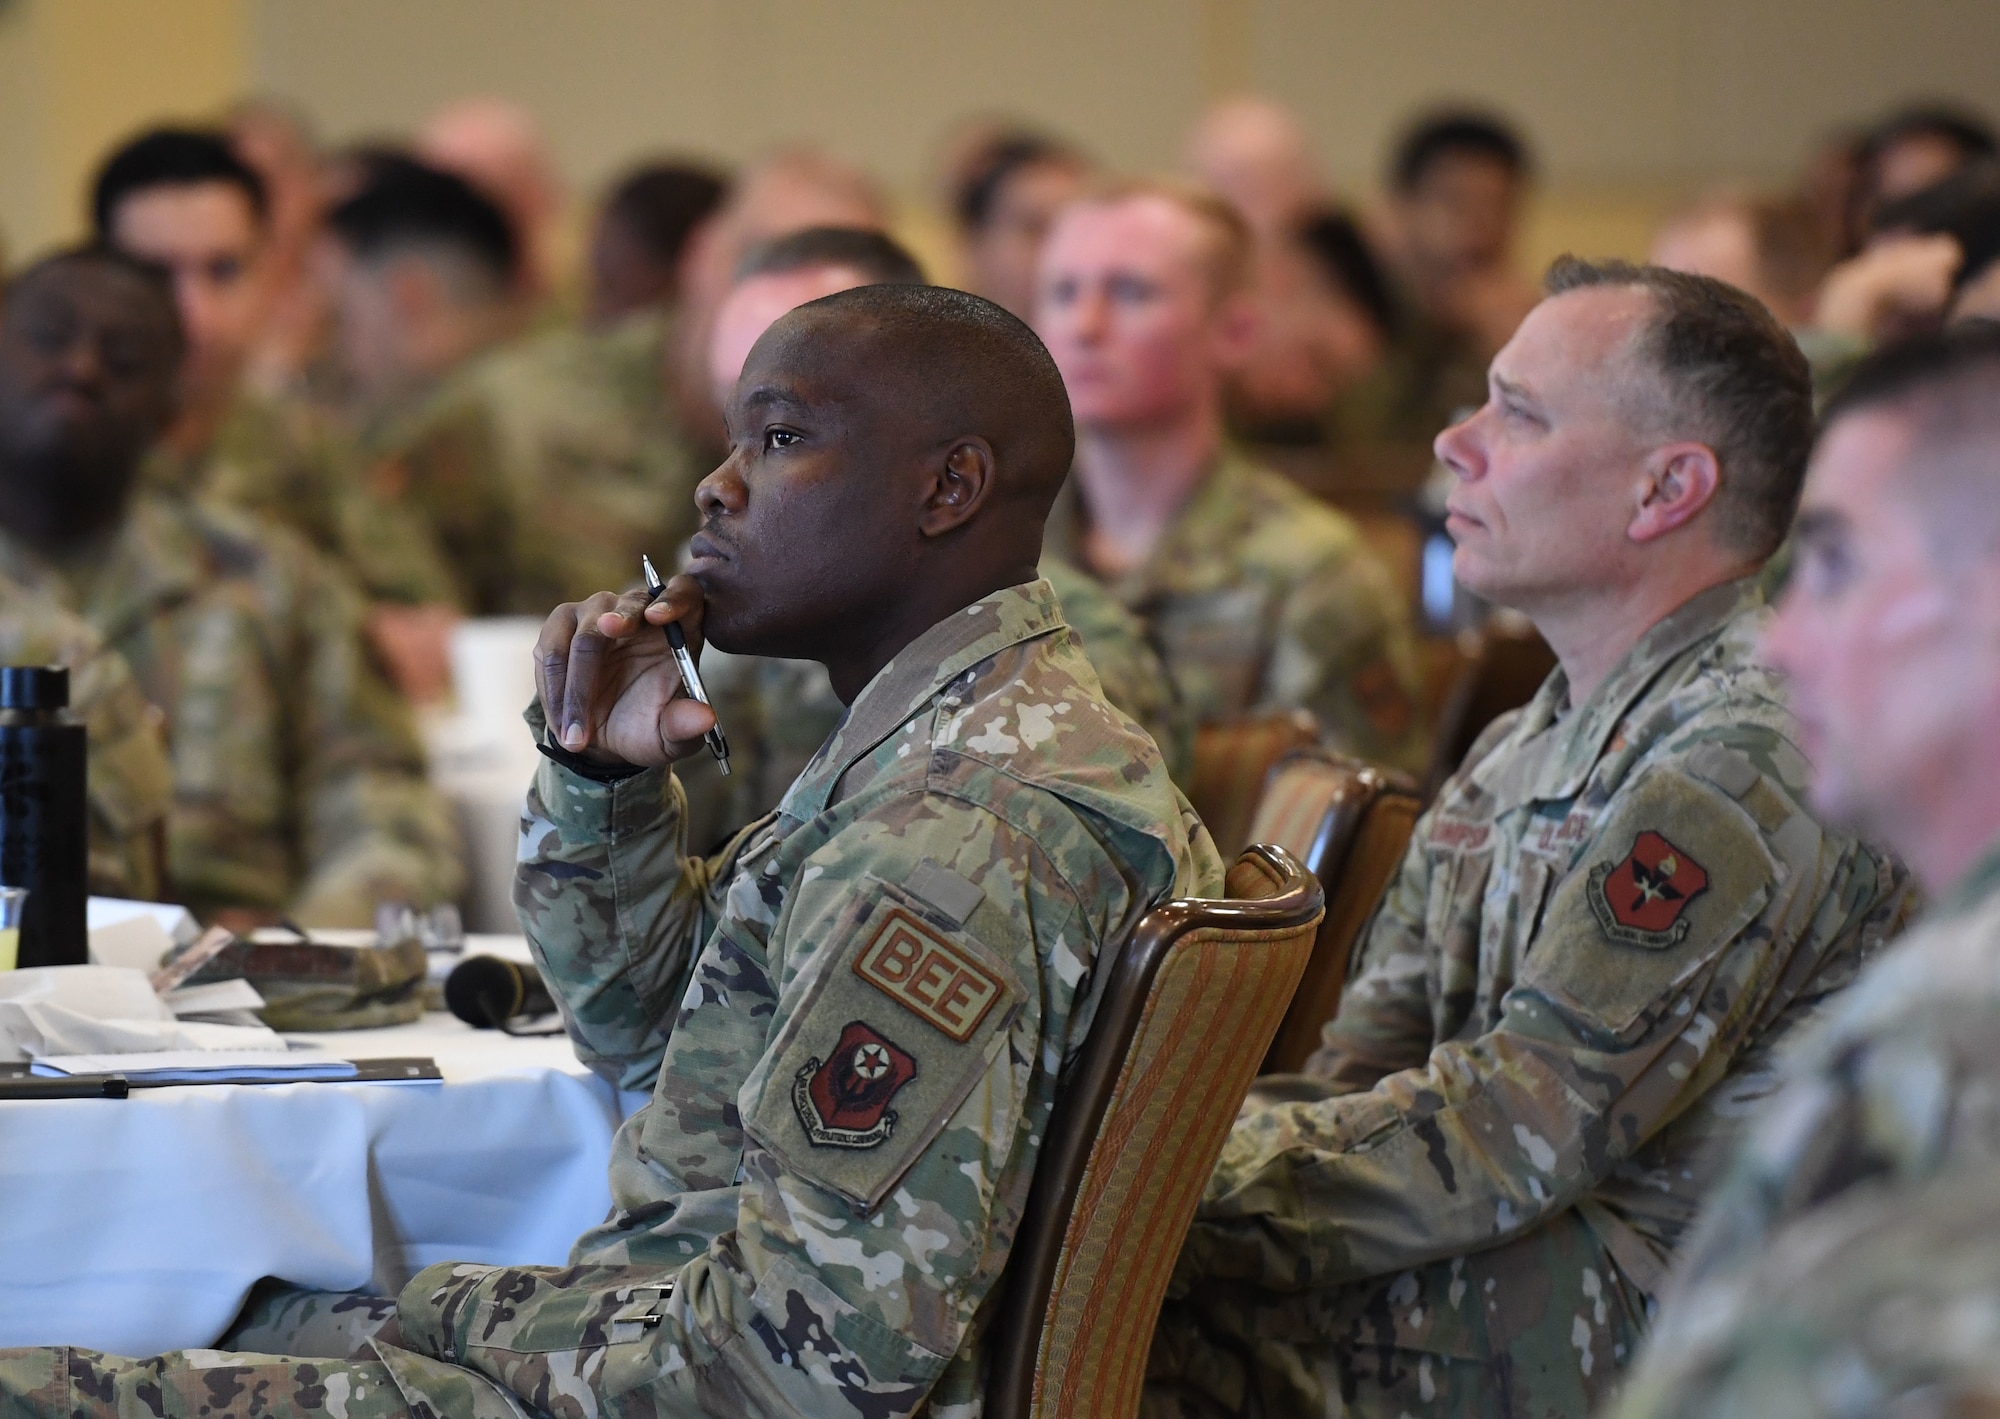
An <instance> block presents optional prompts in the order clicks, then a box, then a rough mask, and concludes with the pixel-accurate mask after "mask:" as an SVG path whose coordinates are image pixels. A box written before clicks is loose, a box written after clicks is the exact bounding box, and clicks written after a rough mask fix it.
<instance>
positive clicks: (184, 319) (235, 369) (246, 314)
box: [111, 182, 267, 407]
mask: <svg viewBox="0 0 2000 1419" xmlns="http://www.w3.org/2000/svg"><path fill="white" fill-rule="evenodd" d="M264 238H265V232H264V228H263V226H262V224H261V223H260V222H259V221H258V219H257V213H256V210H255V209H254V208H253V207H252V206H251V205H250V198H249V197H248V195H247V194H245V193H244V191H243V190H242V189H241V188H240V187H237V186H236V185H235V184H234V183H228V182H193V183H187V184H175V185H171V186H159V187H147V188H141V189H140V190H138V191H136V192H133V193H131V194H130V195H129V196H127V197H125V198H124V199H123V200H122V201H120V202H119V204H118V206H117V209H116V210H115V211H113V212H112V214H111V240H112V243H113V244H114V245H116V246H117V247H118V248H119V249H120V250H122V251H127V252H130V253H131V254H132V255H134V256H138V257H142V258H144V259H145V260H147V261H151V262H155V263H157V264H158V265H161V266H164V267H166V268H167V270H168V271H169V272H170V273H171V274H172V276H173V279H174V301H175V304H176V305H178V306H179V307H180V316H181V327H182V329H183V330H184V331H185V332H186V335H187V360H186V363H185V365H184V366H183V368H182V372H181V378H182V382H183V389H184V390H185V395H186V399H187V401H188V402H189V403H190V404H192V405H196V406H200V407H213V406H214V405H215V404H217V403H219V402H220V401H222V400H225V399H227V397H228V395H229V393H230V391H231V390H233V389H234V387H235V384H236V379H237V376H238V375H239V374H240V373H241V371H242V368H243V362H244V360H245V358H246V357H247V356H248V354H249V352H250V347H251V345H252V344H253V343H254V342H255V340H256V338H257V334H258V330H259V327H260V325H261V324H262V321H263V317H264V311H265V304H266V301H265V297H266V294H267V293H266V291H265V283H264V280H263V276H264V271H263V256H264Z"/></svg>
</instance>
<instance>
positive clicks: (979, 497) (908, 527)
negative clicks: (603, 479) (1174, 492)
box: [687, 285, 1075, 703]
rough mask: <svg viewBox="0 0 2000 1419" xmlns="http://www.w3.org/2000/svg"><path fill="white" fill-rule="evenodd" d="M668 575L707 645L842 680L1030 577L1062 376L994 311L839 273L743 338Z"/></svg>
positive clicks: (848, 687) (1066, 450)
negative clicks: (673, 574)
mask: <svg viewBox="0 0 2000 1419" xmlns="http://www.w3.org/2000/svg"><path fill="white" fill-rule="evenodd" d="M727 423H728V429H729V443H730V448H729V456H728V457H727V458H726V459H725V460H724V461H723V463H722V466H721V467H719V468H717V469H716V470H715V471H714V472H713V473H711V474H709V475H708V477H707V478H706V479H704V480H703V482H702V485H701V487H700V488H698V489H696V491H695V501H696V502H697V503H698V504H699V505H700V507H701V509H702V515H703V519H704V521H703V524H702V530H701V531H700V532H698V533H696V534H695V537H694V539H693V540H692V541H691V542H690V543H689V544H688V553H689V555H688V562H687V570H688V574H689V575H690V576H692V577H693V578H694V580H695V581H696V582H697V583H699V585H700V586H701V589H702V594H703V598H704V606H705V610H704V616H705V618H706V619H705V622H704V626H705V633H706V634H707V635H708V637H709V639H710V640H711V641H712V642H713V643H714V644H715V645H716V646H717V647H718V648H720V649H722V650H726V651H730V652H732V653H742V654H748V655H775V656H783V657H788V658H792V659H811V660H817V661H819V662H820V663H821V664H823V665H825V666H826V668H827V673H828V675H829V677H830V678H831V680H832V682H833V688H834V691H835V693H836V694H838V695H839V696H840V697H841V699H842V700H843V701H845V702H848V703H852V701H853V697H854V695H855V694H857V693H859V691H860V689H861V687H862V686H863V685H865V684H866V683H867V682H868V680H869V679H870V678H871V677H872V676H873V675H874V674H875V672H876V671H877V670H879V669H880V668H881V667H882V666H883V665H884V664H885V663H887V661H888V659H889V657H890V656H891V655H893V654H894V653H895V651H896V650H898V649H900V648H901V647H902V646H904V645H907V644H908V643H909V642H910V641H911V640H912V639H914V638H915V637H916V636H917V635H920V634H921V633H922V632H923V631H924V630H926V629H927V628H929V627H931V626H933V625H936V624H937V623H938V622H939V621H940V620H942V619H943V618H944V617H946V616H948V615H950V614H951V613H952V612H954V611H957V610H959V609H961V608H963V607H966V606H969V605H971V604H972V603H973V602H975V601H977V600H979V599H980V598H981V597H983V596H987V595H990V594H992V593H993V592H995V591H998V590H1000V589H1001V588H1003V587H1008V586H1016V585H1020V584H1021V583H1023V582H1029V581H1033V580H1034V579H1035V578H1036V576H1037V575H1038V574H1039V573H1038V572H1037V570H1036V568H1037V563H1038V562H1039V561H1040V559H1041V551H1042V524H1043V522H1044V520H1045V519H1046V518H1047V516H1048V511H1049V507H1050V505H1051V504H1052V503H1053V502H1054V501H1055V495H1056V491H1057V489H1058V488H1060V487H1061V486H1062V481H1063V478H1064V477H1065V476H1066V475H1067V474H1068V471H1069V462H1070V455H1071V453H1072V452H1073V451H1074V448H1075V432H1074V429H1073V426H1072V424H1071V422H1070V414H1069V401H1068V399H1067V397H1066V396H1065V394H1064V391H1063V382H1062V377H1061V376H1060V375H1059V374H1058V373H1057V372H1056V367H1055V363H1054V361H1052V360H1051V359H1050V358H1049V354H1048V351H1047V350H1045V349H1043V348H1042V343H1041V341H1040V340H1038V339H1036V338H1035V335H1034V332H1033V331H1031V330H1029V329H1028V327H1027V326H1025V325H1023V324H1022V323H1021V322H1020V321H1019V320H1017V319H1015V318H1014V317H1013V316H1012V315H1009V314H1008V313H1007V312H1006V311H1005V310H1003V309H1001V308H1000V307H999V306H997V305H995V304H993V303H992V302H991V301H987V300H983V299H981V298H980V297H978V296H974V295H968V294H966V293H965V292H964V291H952V290H945V289H942V288H940V287H936V286H910V285H881V286H858V287H855V288H854V289H852V290H846V291H841V292H839V293H837V294H834V295H829V296H823V297H821V298H820V299H818V300H815V301H810V302H808V303H807V304H805V305H802V306H800V307H798V308H797V309H796V310H794V311H792V312H790V313H789V314H787V315H785V316H783V317H781V318H780V319H779V320H777V321H776V322H775V323H774V324H773V325H772V326H771V328H770V329H768V330H766V331H765V332H764V333H763V335H761V336H760V337H758V340H757V343H756V344H755V345H754V346H752V347H751V350H750V355H749V358H748V359H747V360H745V361H744V365H743V374H742V378H740V379H739V380H738V381H737V382H736V386H735V388H734V390H733V391H732V392H731V394H730V399H729V407H728V410H727Z"/></svg>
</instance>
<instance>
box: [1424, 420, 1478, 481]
mask: <svg viewBox="0 0 2000 1419" xmlns="http://www.w3.org/2000/svg"><path fill="white" fill-rule="evenodd" d="M1478 421H1479V411H1478V410H1474V411H1473V412H1472V413H1470V414H1468V415H1466V416H1465V417H1464V418H1463V419H1460V420H1459V421H1458V422H1457V423H1455V424H1452V425H1450V426H1448V427H1447V428H1446V429H1445V430H1444V432H1443V433H1441V434H1439V435H1438V436H1437V437H1436V438H1435V439H1433V440H1431V452H1432V453H1434V454H1436V455H1437V461H1438V462H1440V463H1442V464H1443V465H1444V466H1445V467H1447V468H1449V469H1450V470H1451V471H1452V473H1453V474H1454V475H1455V476H1456V477H1459V478H1462V479H1470V478H1476V477H1478V476H1479V468H1480V463H1479V449H1478V441H1477V439H1476V438H1475V432H1476V431H1475V430H1474V428H1473V425H1475V424H1476V423H1478Z"/></svg>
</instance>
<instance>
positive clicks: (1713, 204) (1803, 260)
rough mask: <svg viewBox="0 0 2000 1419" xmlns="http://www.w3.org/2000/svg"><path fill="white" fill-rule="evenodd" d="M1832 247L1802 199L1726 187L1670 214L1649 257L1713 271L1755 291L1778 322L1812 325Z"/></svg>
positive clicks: (1795, 327) (1672, 266)
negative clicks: (1754, 193) (1725, 190)
mask: <svg viewBox="0 0 2000 1419" xmlns="http://www.w3.org/2000/svg"><path fill="white" fill-rule="evenodd" d="M1833 259H1834V252H1833V251H1832V250H1830V249H1828V248H1826V247H1825V246H1823V245H1822V244H1821V241H1820V228H1819V224H1818V221H1817V218H1816V216H1815V214H1814V213H1813V211H1812V209H1811V208H1810V207H1808V206H1807V205H1806V204H1805V202H1804V201H1803V200H1800V199H1797V198H1785V197H1759V196H1753V195H1749V194H1743V193H1735V192H1723V193H1716V194H1714V195H1711V196H1709V197H1705V198H1703V199H1702V200H1701V201H1699V202H1697V203H1696V204H1695V205H1694V206H1692V207H1690V208H1688V209H1687V210H1686V211H1683V212H1679V213H1676V214H1675V215H1674V216H1672V217H1670V218H1668V220H1667V221H1666V223H1665V224H1664V225H1662V226H1661V228H1660V230H1659V231H1658V232H1657V233H1655V234H1654V237H1653V248H1652V253H1651V255H1650V256H1649V258H1648V260H1650V261H1651V262H1652V264H1653V265H1655V266H1664V267H1666V268H1667V269H1668V270H1669V271H1685V272H1687V273H1688V274H1689V275H1693V276H1713V277H1714V278H1715V279H1716V280H1718V281H1723V282H1726V283H1727V284H1729V285H1732V286H1734V287H1736V289H1737V290H1739V291H1742V292H1744V293H1745V294H1746V295H1751V296H1755V297H1756V298H1757V299H1758V300H1759V301H1761V302H1763V305H1764V308H1765V309H1766V310H1768V311H1770V312H1771V314H1772V315H1774V316H1776V317H1777V318H1778V321H1779V323H1780V324H1782V325H1784V326H1785V327H1786V328H1787V329H1789V330H1792V331H1794V332H1797V331H1799V330H1802V329H1805V328H1807V327H1808V326H1810V325H1811V324H1812V320H1813V306H1814V301H1815V298H1816V297H1817V295H1818V293H1819V287H1820V283H1821V282H1822V281H1824V280H1825V279H1826V275H1827V272H1829V271H1831V270H1832V269H1833Z"/></svg>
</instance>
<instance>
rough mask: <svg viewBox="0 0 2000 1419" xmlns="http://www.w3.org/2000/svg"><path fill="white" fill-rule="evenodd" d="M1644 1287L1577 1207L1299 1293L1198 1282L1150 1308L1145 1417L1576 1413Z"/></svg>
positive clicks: (1393, 1418) (1624, 1340) (1637, 1331)
mask: <svg viewBox="0 0 2000 1419" xmlns="http://www.w3.org/2000/svg"><path fill="white" fill-rule="evenodd" d="M1646 1318H1647V1308H1646V1298H1645V1296H1644V1295H1643V1294H1642V1293H1641V1292H1640V1291H1639V1290H1638V1289H1637V1288H1636V1287H1634V1286H1632V1285H1631V1284H1630V1283H1629V1282H1627V1281H1626V1280H1625V1279H1624V1278H1623V1276H1622V1275H1621V1274H1620V1272H1619V1271H1618V1269H1617V1267H1616V1265H1615V1264H1614V1263H1613V1262H1612V1261H1611V1259H1610V1257H1609V1256H1608V1255H1606V1254H1605V1252H1604V1250H1603V1248H1602V1247H1601V1246H1600V1245H1599V1244H1598V1241H1597V1238H1596V1234H1595V1233H1593V1232H1592V1231H1591V1230H1590V1227H1589V1225H1588V1224H1587V1223H1585V1222H1584V1221H1583V1220H1582V1219H1581V1218H1579V1217H1578V1216H1577V1215H1576V1214H1575V1213H1573V1212H1569V1213H1564V1214H1563V1215H1562V1216H1561V1217H1559V1218H1557V1219H1555V1220H1554V1221H1552V1222H1550V1223H1548V1224H1547V1225H1545V1226H1543V1227H1540V1228H1538V1229H1537V1230H1536V1231H1534V1232H1532V1233H1530V1234H1528V1235H1527V1236H1525V1237H1522V1238H1520V1239H1518V1240H1516V1241H1513V1242H1510V1243H1508V1244H1507V1245H1505V1246H1501V1247H1495V1248H1494V1249H1492V1250H1491V1251H1485V1252H1477V1253H1474V1254H1472V1255H1470V1256H1461V1257H1453V1258H1451V1259H1450V1260H1448V1261H1440V1262H1436V1263H1433V1264H1432V1265H1429V1266H1424V1267H1419V1268H1417V1269H1415V1270H1412V1271H1404V1272H1399V1273H1397V1274H1396V1275H1394V1276H1388V1277H1377V1278H1372V1279H1370V1280H1367V1281H1363V1282H1356V1283H1353V1284H1350V1285H1346V1286H1337V1287H1328V1288H1325V1289H1321V1290H1315V1291H1305V1292H1297V1293H1284V1294H1280V1293H1277V1292H1272V1291H1267V1290H1264V1289H1262V1288H1259V1287H1252V1286H1246V1285H1241V1284H1237V1283H1224V1282H1215V1281H1203V1282H1201V1283H1200V1284H1199V1285H1198V1286H1197V1287H1196V1288H1195V1290H1194V1292H1193V1293H1192V1294H1190V1295H1188V1296H1186V1297H1184V1298H1181V1299H1178V1300H1170V1301H1168V1302H1167V1303H1166V1305H1165V1306H1164V1307H1163V1308H1162V1310H1161V1313H1160V1323H1159V1328H1158V1329H1157V1331H1155V1333H1154V1337H1153V1349H1152V1354H1151V1356H1150V1358H1149V1360H1148V1364H1147V1375H1146V1401H1145V1405H1144V1407H1143V1409H1142V1411H1141V1412H1142V1414H1143V1415H1144V1416H1145V1419H1219V1416H1224V1415H1229V1416H1240V1417H1241V1419H1294V1416H1306V1415H1312V1416H1330V1415H1344V1416H1351V1419H1399V1416H1403V1415H1423V1416H1426V1419H1432V1416H1435V1419H1474V1416H1477V1419H1558V1417H1560V1419H1581V1416H1584V1415H1588V1414H1592V1413H1594V1412H1596V1411H1597V1410H1598V1409H1599V1408H1600V1407H1601V1406H1602V1405H1603V1403H1604V1402H1605V1400H1606V1399H1607V1398H1608V1397H1609V1395H1610V1394H1611V1392H1612V1390H1613V1389H1614V1387H1615V1386H1616V1383H1617V1381H1618V1379H1619V1377H1620V1376H1621V1375H1622V1374H1623V1372H1624V1369H1625V1367H1626V1366H1627V1365H1628V1364H1629V1363H1630V1362H1631V1359H1632V1354H1633V1351H1634V1350H1635V1349H1636V1347H1637V1345H1638V1342H1639V1337H1640V1335H1641V1333H1642V1331H1643V1328H1644V1326H1645V1322H1646Z"/></svg>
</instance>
